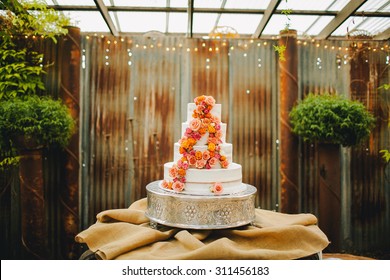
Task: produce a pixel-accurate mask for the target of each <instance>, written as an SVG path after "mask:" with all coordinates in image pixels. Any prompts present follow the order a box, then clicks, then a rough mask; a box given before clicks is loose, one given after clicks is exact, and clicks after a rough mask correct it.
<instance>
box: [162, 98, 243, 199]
mask: <svg viewBox="0 0 390 280" xmlns="http://www.w3.org/2000/svg"><path fill="white" fill-rule="evenodd" d="M195 102H196V103H189V104H188V106H187V120H186V122H184V123H182V129H181V131H182V133H181V135H182V138H181V139H180V140H179V141H178V142H176V143H175V144H174V157H173V160H174V161H173V162H168V163H166V164H165V165H164V180H163V181H162V182H161V184H160V186H161V187H162V188H164V189H167V190H172V191H175V192H181V193H183V194H192V195H210V194H212V193H214V194H218V195H223V194H235V193H239V192H242V191H244V190H245V189H246V185H245V184H243V183H242V169H241V165H240V164H237V163H233V145H232V144H230V143H226V124H225V123H222V122H221V104H215V100H214V98H212V97H210V96H200V97H198V98H196V99H195ZM210 131H211V132H210Z"/></svg>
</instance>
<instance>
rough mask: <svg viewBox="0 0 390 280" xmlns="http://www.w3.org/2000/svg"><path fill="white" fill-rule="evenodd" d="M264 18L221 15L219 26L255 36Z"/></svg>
mask: <svg viewBox="0 0 390 280" xmlns="http://www.w3.org/2000/svg"><path fill="white" fill-rule="evenodd" d="M261 18H262V15H252V14H249V15H248V14H221V17H220V19H219V21H218V26H229V27H232V28H234V29H235V30H236V31H237V32H238V33H239V34H253V33H255V31H256V28H257V26H258V25H259V22H260V20H261Z"/></svg>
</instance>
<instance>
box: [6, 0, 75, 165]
mask: <svg viewBox="0 0 390 280" xmlns="http://www.w3.org/2000/svg"><path fill="white" fill-rule="evenodd" d="M19 2H20V3H19ZM0 8H1V9H2V10H4V11H5V12H4V13H2V14H0V24H1V26H2V27H4V28H2V29H1V30H0V135H1V139H0V148H1V153H0V168H1V167H4V166H6V165H9V164H14V163H17V159H18V157H17V156H16V155H17V151H16V150H15V148H16V147H17V145H16V139H17V138H15V135H17V134H20V135H24V136H26V137H28V138H30V140H32V139H33V138H35V137H36V139H35V142H36V143H37V144H40V145H41V146H46V145H49V144H54V143H57V144H58V145H60V146H64V145H65V142H66V141H67V140H69V137H68V136H67V137H64V136H65V135H68V134H69V133H71V131H73V124H70V118H71V116H70V113H69V112H68V111H67V110H65V107H63V105H60V104H61V102H60V101H57V100H54V99H50V97H45V98H39V97H38V96H37V95H42V94H44V91H45V86H44V82H43V76H44V74H46V72H45V66H44V60H43V54H41V53H39V52H37V51H36V49H35V44H36V42H35V41H36V40H38V38H40V39H39V40H42V39H51V40H53V41H54V42H56V41H57V36H59V35H65V34H66V33H67V30H66V29H65V28H63V26H65V25H69V19H68V18H66V17H64V16H63V15H61V14H60V13H58V12H57V11H54V10H53V9H49V8H47V6H46V4H45V3H43V2H42V1H29V2H25V1H3V2H1V3H0ZM31 11H34V12H31ZM65 112H66V114H65ZM56 114H57V115H56ZM60 114H62V117H63V120H59V119H58V118H55V117H59V116H60ZM53 117H54V118H53ZM45 118H46V119H45ZM34 125H36V127H34ZM61 125H62V128H63V129H64V131H63V132H62V134H58V135H55V133H58V132H59V131H58V129H59V128H60V127H61ZM25 139H26V138H25ZM30 143H31V141H30ZM18 148H19V149H20V148H21V147H20V145H18Z"/></svg>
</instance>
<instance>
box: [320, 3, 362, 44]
mask: <svg viewBox="0 0 390 280" xmlns="http://www.w3.org/2000/svg"><path fill="white" fill-rule="evenodd" d="M366 1H367V0H354V1H349V3H348V4H347V5H345V7H344V8H343V9H342V10H341V11H340V12H339V13H338V14H337V15H336V17H335V18H334V19H333V20H332V21H331V22H329V24H328V25H327V26H325V28H324V29H322V31H321V32H320V33H319V34H318V36H317V37H316V39H318V40H325V39H327V38H328V37H329V36H330V35H331V34H332V33H333V31H335V30H336V29H337V28H338V27H339V26H340V25H341V24H342V23H343V22H344V21H345V20H346V19H347V18H348V17H350V16H351V15H353V13H354V12H356V10H357V9H359V7H360V6H362V5H363V4H364V3H365V2H366Z"/></svg>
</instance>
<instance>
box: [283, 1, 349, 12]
mask: <svg viewBox="0 0 390 280" xmlns="http://www.w3.org/2000/svg"><path fill="white" fill-rule="evenodd" d="M347 3H348V0H341V1H337V0H316V1H315V0H288V1H287V2H286V1H282V2H280V4H279V6H278V10H283V9H292V10H305V11H310V10H312V11H336V10H339V9H342V8H343V7H344V6H345V5H346V4H347Z"/></svg>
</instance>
